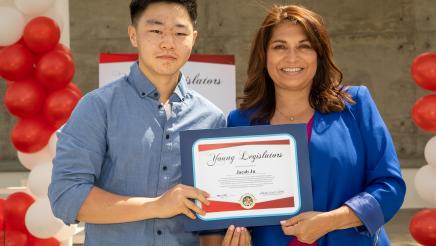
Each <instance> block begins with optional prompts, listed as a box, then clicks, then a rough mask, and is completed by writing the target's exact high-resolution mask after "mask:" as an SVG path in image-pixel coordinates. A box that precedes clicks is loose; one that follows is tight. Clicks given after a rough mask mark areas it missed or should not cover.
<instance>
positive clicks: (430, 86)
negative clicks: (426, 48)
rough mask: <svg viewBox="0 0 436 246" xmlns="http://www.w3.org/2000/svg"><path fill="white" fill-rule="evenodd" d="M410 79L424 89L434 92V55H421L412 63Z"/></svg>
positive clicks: (435, 76) (435, 65)
mask: <svg viewBox="0 0 436 246" xmlns="http://www.w3.org/2000/svg"><path fill="white" fill-rule="evenodd" d="M412 77H413V79H414V80H415V81H416V83H417V84H418V85H419V86H421V87H422V88H424V89H427V90H432V91H436V53H430V52H429V53H423V54H421V55H419V56H417V57H416V58H415V59H414V60H413V62H412Z"/></svg>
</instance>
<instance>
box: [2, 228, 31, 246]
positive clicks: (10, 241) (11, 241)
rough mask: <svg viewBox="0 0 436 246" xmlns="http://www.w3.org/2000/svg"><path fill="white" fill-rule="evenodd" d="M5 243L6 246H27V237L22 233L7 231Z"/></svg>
mask: <svg viewBox="0 0 436 246" xmlns="http://www.w3.org/2000/svg"><path fill="white" fill-rule="evenodd" d="M4 242H5V246H23V245H26V246H27V243H28V241H27V235H26V233H25V232H22V231H16V230H6V231H5V241H4Z"/></svg>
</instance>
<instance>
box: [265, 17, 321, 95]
mask: <svg viewBox="0 0 436 246" xmlns="http://www.w3.org/2000/svg"><path fill="white" fill-rule="evenodd" d="M266 66H267V70H268V73H269V75H270V77H271V79H272V80H273V81H274V86H275V89H276V91H277V90H292V91H300V90H309V91H310V88H311V85H312V80H313V77H314V76H315V73H316V67H317V54H316V51H315V50H314V49H313V48H312V45H311V44H310V42H309V40H308V38H307V36H306V34H305V33H304V29H303V28H302V27H301V26H300V25H299V24H295V23H291V22H284V23H282V24H279V25H278V26H276V27H275V28H274V30H273V33H272V37H271V40H270V42H269V44H268V48H267V59H266Z"/></svg>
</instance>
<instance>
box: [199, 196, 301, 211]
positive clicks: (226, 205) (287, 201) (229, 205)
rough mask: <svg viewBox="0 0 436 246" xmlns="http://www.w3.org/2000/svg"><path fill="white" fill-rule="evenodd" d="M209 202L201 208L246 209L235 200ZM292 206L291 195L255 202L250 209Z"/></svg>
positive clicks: (292, 198)
mask: <svg viewBox="0 0 436 246" xmlns="http://www.w3.org/2000/svg"><path fill="white" fill-rule="evenodd" d="M209 202H210V205H209V206H207V205H204V204H202V209H203V210H204V211H205V212H206V213H211V212H226V211H239V210H248V209H246V208H243V207H242V205H241V204H239V203H235V202H220V201H209ZM294 206H295V204H294V197H293V196H291V197H286V198H282V199H277V200H272V201H267V202H259V203H256V204H255V205H254V206H253V207H252V208H250V210H253V209H270V208H292V207H294Z"/></svg>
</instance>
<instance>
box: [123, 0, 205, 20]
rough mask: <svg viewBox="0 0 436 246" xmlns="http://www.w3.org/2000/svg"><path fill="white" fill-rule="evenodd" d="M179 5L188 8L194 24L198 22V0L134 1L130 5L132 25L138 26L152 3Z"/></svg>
mask: <svg viewBox="0 0 436 246" xmlns="http://www.w3.org/2000/svg"><path fill="white" fill-rule="evenodd" d="M160 2H164V3H177V4H180V5H182V6H184V7H185V8H186V10H187V11H188V13H189V17H191V21H192V24H195V22H196V21H197V1H196V0H132V2H131V3H130V19H131V20H132V24H133V25H136V24H137V22H138V19H139V17H141V15H142V13H144V11H145V10H146V9H147V7H148V6H149V5H150V4H152V3H160Z"/></svg>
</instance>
